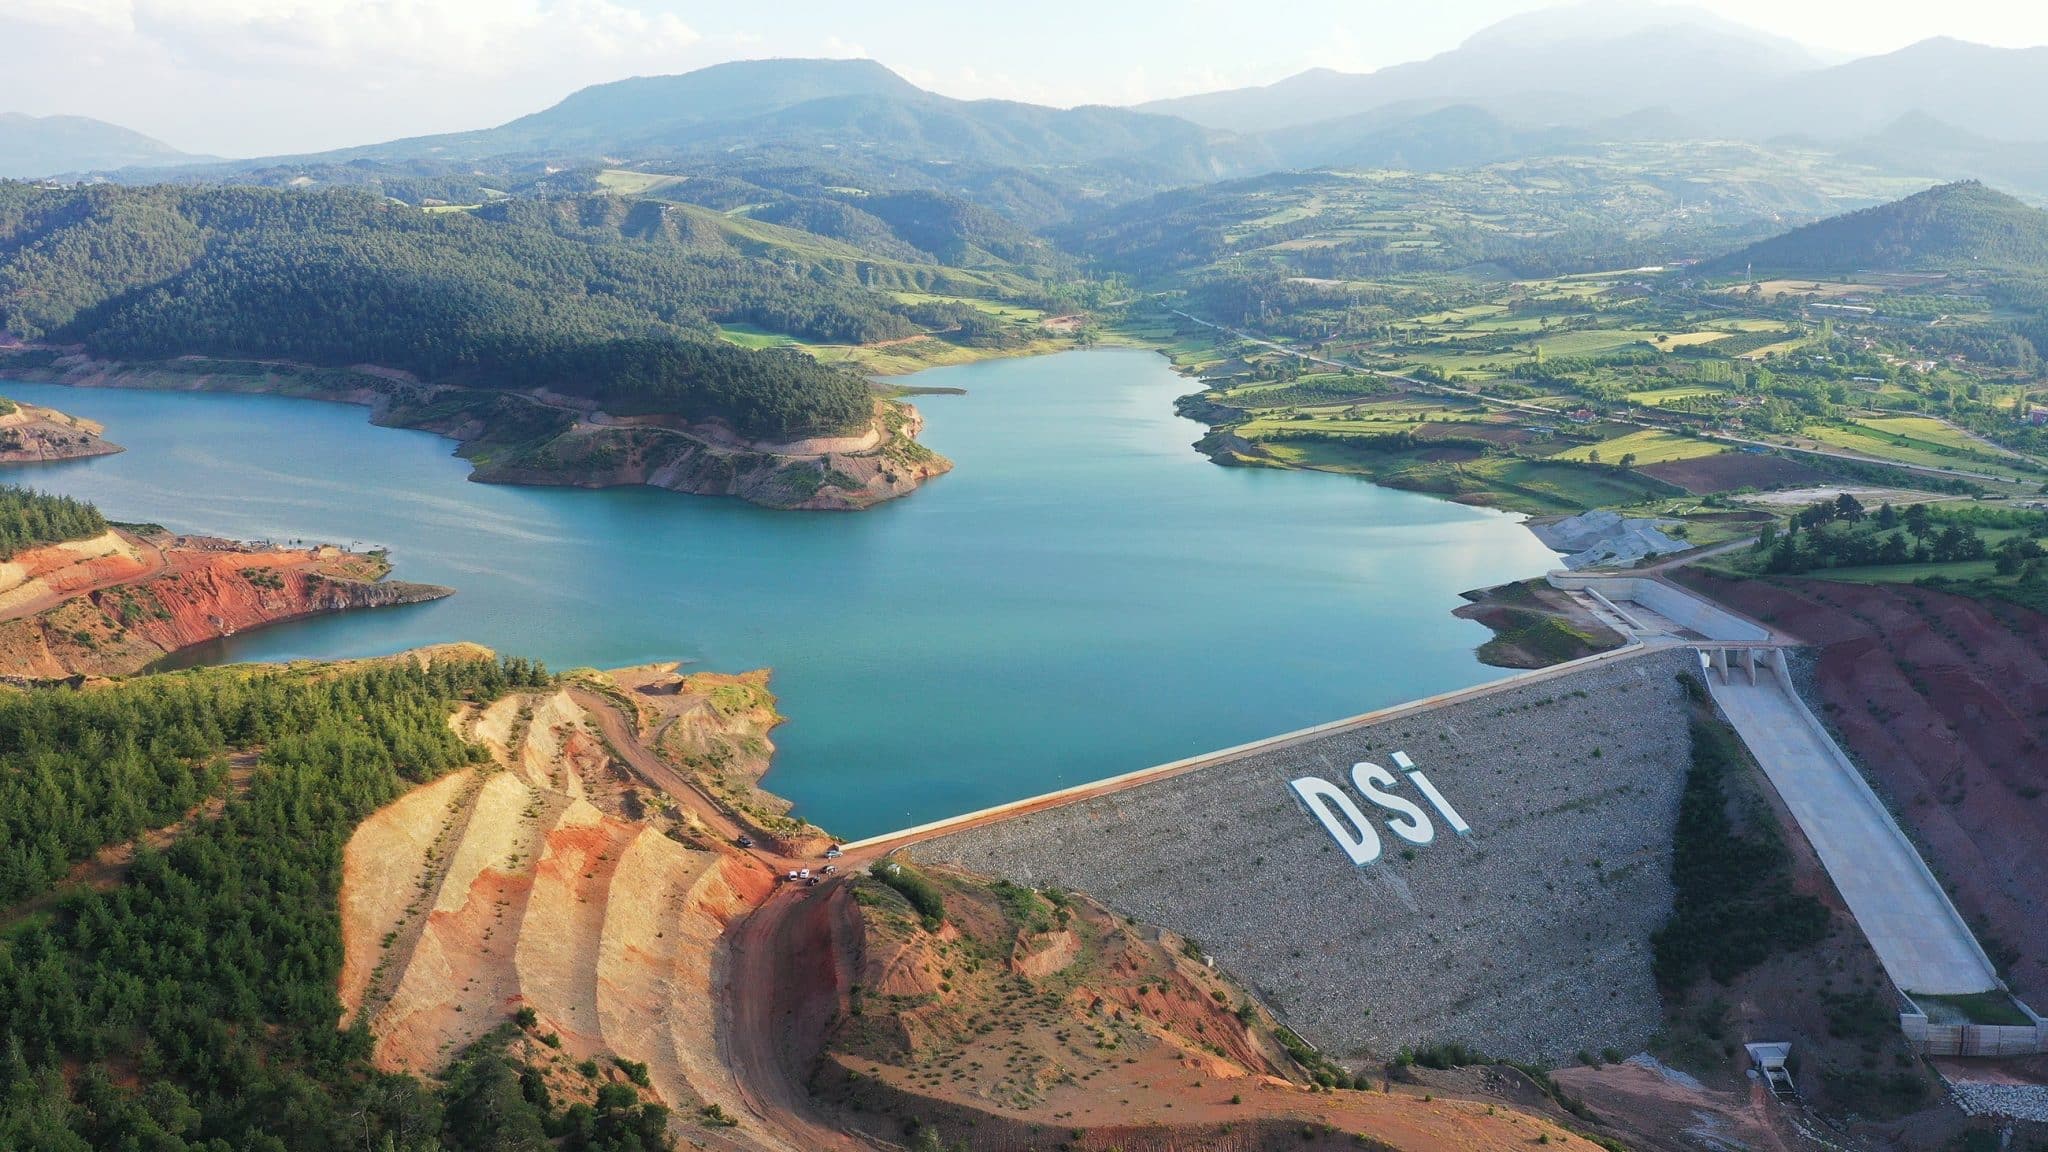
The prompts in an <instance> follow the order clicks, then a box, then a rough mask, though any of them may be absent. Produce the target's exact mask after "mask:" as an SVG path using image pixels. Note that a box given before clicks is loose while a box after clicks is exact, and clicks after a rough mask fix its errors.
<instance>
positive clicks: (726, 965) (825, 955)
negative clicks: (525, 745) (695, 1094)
mask: <svg viewBox="0 0 2048 1152" xmlns="http://www.w3.org/2000/svg"><path fill="white" fill-rule="evenodd" d="M569 695H570V697H571V698H572V699H574V700H575V701H576V703H577V704H578V705H580V706H582V707H583V708H584V709H585V710H587V711H588V712H589V713H590V715H591V716H592V718H594V719H595V720H596V722H597V727H598V731H600V732H602V733H603V734H604V738H605V740H606V741H608V742H609V743H610V744H611V746H612V749H613V751H615V752H616V753H617V754H618V755H619V756H620V758H622V759H624V760H625V761H626V763H627V765H628V766H629V767H631V768H632V770H633V771H634V772H635V773H637V774H638V775H639V776H640V777H641V779H643V780H645V781H646V782H647V783H648V784H649V785H650V786H651V787H654V788H656V789H659V790H660V791H661V792H663V793H665V794H666V795H667V796H669V797H670V798H671V799H673V800H674V801H676V802H677V803H678V804H681V805H683V806H684V807H685V808H687V809H689V811H690V812H691V813H693V814H694V815H695V816H696V817H697V818H698V819H699V820H701V821H703V822H704V824H705V825H706V826H707V827H709V828H710V829H711V830H712V831H713V832H714V833H716V834H717V835H718V836H719V837H721V838H722V839H724V840H725V841H726V842H727V843H728V844H734V845H737V843H738V840H739V838H740V835H741V829H740V825H739V823H738V822H737V821H735V820H734V819H733V818H732V817H731V815H730V814H728V813H727V812H726V811H725V810H724V809H723V808H722V807H720V806H719V804H718V803H717V802H716V801H715V800H713V799H712V797H711V795H710V794H709V793H707V792H705V791H704V790H703V789H701V788H699V787H698V786H697V785H696V784H695V783H694V782H693V781H691V780H690V779H689V778H688V777H686V776H685V775H683V773H681V772H678V771H677V770H676V769H675V768H674V767H673V766H672V765H670V764H669V763H668V762H667V761H666V760H664V759H662V758H661V757H660V756H659V755H657V754H656V753H655V752H654V750H653V749H651V748H649V747H648V746H647V745H646V743H645V742H644V741H643V740H642V739H641V735H640V732H639V731H638V728H637V725H636V724H634V723H632V722H629V721H628V719H627V718H626V716H625V715H623V714H622V713H621V712H620V710H619V706H618V704H617V702H616V701H613V700H610V699H608V698H606V697H605V696H603V695H602V694H600V693H597V692H592V691H590V690H588V689H586V688H578V687H572V688H570V689H569ZM741 851H743V852H744V854H745V856H746V857H747V858H748V859H750V860H751V861H753V862H754V864H755V865H756V866H758V867H760V868H762V869H763V870H765V871H767V872H770V873H772V874H774V875H776V876H784V875H787V874H788V873H789V872H790V871H791V870H794V869H798V868H814V869H815V868H817V867H818V866H820V865H821V864H822V863H823V861H819V860H811V859H798V858H795V857H790V856H784V855H782V854H780V853H776V852H772V851H768V850H766V849H763V848H760V847H755V848H751V849H744V850H741ZM877 855H879V853H866V854H851V853H849V854H848V855H847V856H846V858H844V859H843V860H841V861H839V864H840V866H841V867H842V868H843V869H844V870H845V871H847V872H852V871H854V870H856V869H858V868H860V867H861V866H863V865H864V864H865V863H866V862H867V861H869V860H871V859H873V858H874V857H875V856H877ZM844 882H845V878H844V876H840V877H834V878H831V879H829V880H828V881H827V882H826V883H824V884H821V885H819V886H818V887H815V888H813V887H810V886H808V885H798V884H778V885H777V886H775V887H774V888H773V889H772V890H770V892H769V894H768V898H767V899H766V900H764V901H763V902H761V903H760V904H758V905H756V906H754V907H753V908H752V909H750V910H748V911H747V912H746V913H744V914H743V915H742V916H741V917H740V918H739V919H738V920H736V921H734V922H733V924H732V925H731V927H729V928H728V929H727V931H726V934H725V936H724V938H723V939H722V940H721V941H720V945H719V952H718V955H717V957H716V958H715V961H714V962H715V964H716V975H715V977H714V979H715V982H716V985H717V987H718V988H719V989H720V992H721V995H720V996H719V1002H718V1057H719V1064H720V1065H721V1066H722V1067H723V1069H724V1075H726V1076H729V1077H731V1086H732V1088H733V1091H734V1093H735V1094H736V1095H737V1096H738V1097H739V1098H740V1099H741V1100H743V1101H745V1103H746V1106H747V1110H748V1112H749V1113H751V1115H750V1116H747V1117H742V1118H741V1122H742V1125H743V1128H744V1130H747V1131H748V1132H749V1135H751V1136H754V1137H756V1138H757V1139H758V1142H760V1143H761V1144H762V1145H763V1146H764V1147H768V1148H774V1149H779V1150H783V1152H813V1150H817V1152H841V1150H845V1152H871V1150H872V1149H875V1148H878V1147H882V1145H877V1144H874V1143H871V1142H869V1141H867V1140H865V1139H862V1138H860V1137H856V1136H853V1135H850V1134H848V1133H846V1132H844V1131H841V1130H840V1129H838V1128H837V1127H834V1126H833V1125H831V1124H830V1123H828V1122H826V1121H824V1120H822V1119H821V1118H819V1117H818V1116H817V1115H816V1113H815V1112H814V1110H813V1109H812V1107H811V1102H810V1100H811V1097H810V1091H809V1089H808V1087H807V1086H806V1085H807V1082H808V1081H809V1079H810V1065H811V1062H812V1061H814V1060H815V1059H817V1056H818V1053H819V1052H820V1051H822V1050H823V1048H824V1042H825V1030H826V1029H827V1028H828V1027H829V1026H830V1025H831V1023H832V1018H833V1015H834V1013H835V1012H837V1011H838V1006H839V993H840V990H841V989H843V988H845V987H847V986H848V985H849V984H850V983H851V982H852V973H851V955H852V950H851V948H850V946H849V945H850V941H849V940H847V939H846V938H845V935H844V933H845V930H846V925H844V924H843V923H842V922H840V918H839V916H838V915H836V914H835V913H834V911H833V910H834V909H835V908H836V907H837V906H838V902H836V901H834V900H832V899H830V897H831V895H832V893H833V892H834V891H835V890H837V889H838V888H840V887H841V886H842V885H843V884H844Z"/></svg>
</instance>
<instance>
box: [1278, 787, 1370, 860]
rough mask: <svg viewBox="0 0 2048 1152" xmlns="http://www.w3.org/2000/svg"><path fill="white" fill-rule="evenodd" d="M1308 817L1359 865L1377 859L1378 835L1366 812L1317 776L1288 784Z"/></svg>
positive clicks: (1342, 792) (1341, 790) (1339, 789)
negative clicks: (1367, 819)
mask: <svg viewBox="0 0 2048 1152" xmlns="http://www.w3.org/2000/svg"><path fill="white" fill-rule="evenodd" d="M1287 786H1288V787H1289V788H1292V789H1294V794H1295V796H1296V797H1298V798H1299V799H1300V800H1301V803H1302V806H1303V807H1305V808H1307V809H1308V810H1309V814H1310V815H1312V816H1314V817H1315V818H1316V819H1317V820H1319V821H1321V822H1322V825H1323V827H1324V828H1325V829H1327V830H1328V831H1329V833H1330V838H1331V839H1332V840H1335V841H1336V842H1337V846H1338V847H1340V848H1342V849H1344V854H1345V855H1347V856H1349V857H1351V862H1352V863H1353V864H1357V865H1360V866H1363V865H1366V864H1370V863H1372V862H1373V861H1375V860H1377V859H1379V858H1380V834H1379V833H1378V832H1375V831H1374V830H1373V827H1372V825H1371V824H1369V823H1367V822H1366V819H1365V813H1363V812H1360V811H1359V810H1358V805H1356V804H1353V803H1352V802H1351V797H1349V796H1346V795H1345V794H1344V790H1343V789H1342V788H1339V787H1337V786H1336V785H1335V784H1332V783H1330V782H1329V781H1328V780H1325V779H1323V778H1322V777H1320V776H1303V777H1302V778H1300V779H1299V780H1290V781H1288V782H1287Z"/></svg>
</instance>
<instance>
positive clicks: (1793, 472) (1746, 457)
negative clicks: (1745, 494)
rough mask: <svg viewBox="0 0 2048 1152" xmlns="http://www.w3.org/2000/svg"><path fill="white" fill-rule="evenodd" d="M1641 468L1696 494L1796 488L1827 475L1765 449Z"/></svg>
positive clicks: (1645, 472)
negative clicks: (1744, 489)
mask: <svg viewBox="0 0 2048 1152" xmlns="http://www.w3.org/2000/svg"><path fill="white" fill-rule="evenodd" d="M1637 471H1639V472H1642V473H1643V474H1645V475H1648V476H1654V477H1656V478H1657V479H1659V480H1662V481H1664V482H1665V483H1667V484H1676V485H1678V486H1679V487H1680V488H1683V489H1685V490H1686V491H1687V492H1690V493H1692V494H1693V495H1695V496H1704V495H1706V494H1708V493H1710V492H1733V491H1735V490H1736V489H1738V488H1757V489H1768V488H1796V487H1799V486H1801V485H1807V484H1819V483H1821V482H1823V481H1825V480H1826V479H1827V475H1826V474H1825V473H1823V472H1820V471H1818V470H1817V469H1815V468H1813V467H1812V466H1810V465H1807V464H1802V463H1800V462H1799V461H1797V460H1792V459H1788V458H1787V457H1784V456H1774V455H1769V454H1767V453H1761V452H1719V453H1716V454H1714V455H1712V456H1694V457H1691V458H1689V459H1685V460H1666V461H1663V462H1662V463H1658V464H1645V465H1643V466H1642V467H1640V468H1638V469H1637Z"/></svg>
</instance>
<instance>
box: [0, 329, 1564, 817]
mask: <svg viewBox="0 0 2048 1152" xmlns="http://www.w3.org/2000/svg"><path fill="white" fill-rule="evenodd" d="M915 383H918V384H929V385H935V386H957V387H962V388H965V389H967V390H968V395H966V396H927V397H921V398H920V399H919V400H918V406H919V407H920V408H921V409H922V410H923V411H924V413H925V414H926V416H927V418H928V424H927V428H926V431H925V435H924V437H923V439H924V441H925V442H926V443H927V444H929V445H931V446H932V447H933V448H934V449H936V450H938V451H939V452H942V453H944V454H946V455H947V456H949V457H951V458H952V459H953V461H954V463H955V464H956V466H957V467H956V470H955V471H954V472H953V473H952V474H951V475H948V476H944V477H941V478H939V479H938V480H935V481H933V482H931V483H930V484H928V485H927V486H926V487H925V488H924V489H922V490H920V491H919V492H917V493H916V494H914V495H912V496H910V497H909V498H907V499H903V500H897V501H892V502H890V503H888V504H885V505H883V506H881V507H879V508H875V509H872V510H869V511H866V512H859V513H850V514H834V513H801V512H773V511H768V510H764V509H760V508H755V507H751V506H749V505H746V504H742V503H740V502H738V501H733V500H718V499H708V498H703V497H694V496H681V495H676V494H673V493H667V492H656V491H651V490H646V489H617V490H611V491H602V492H586V491H575V490H569V489H559V488H511V487H500V486H496V485H484V484H471V483H468V482H467V481H466V480H465V476H466V475H467V474H468V471H469V468H468V465H467V464H466V463H464V462H463V461H461V460H458V459H456V458H454V457H453V456H451V455H450V447H451V445H450V444H449V442H448V441H446V440H442V439H440V438H438V437H435V436H432V435H429V434H427V433H422V432H406V431H395V430H392V429H387V428H376V427H372V426H371V425H370V424H368V423H367V422H366V421H365V419H364V413H363V410H362V409H360V408H354V407H348V406H342V405H329V404H319V403H312V402H308V401H302V400H286V399H281V398H274V397H262V396H226V395H203V394H184V393H177V394H172V393H154V392H118V391H105V390H89V389H72V388H63V387H56V386H50V385H36V384H25V383H20V382H15V381H8V382H6V383H5V394H6V395H9V396H12V397H14V398H15V399H19V400H24V401H28V402H30V403H36V404H47V405H50V406H52V407H57V408H61V409H63V410H65V411H69V412H72V413H76V414H78V415H82V416H87V417H90V418H92V419H95V420H101V421H104V422H105V423H106V425H107V435H108V436H109V438H111V439H113V440H114V441H115V442H117V443H120V444H123V445H125V446H127V448H128V451H127V452H125V453H123V454H121V455H118V456H112V457H105V458H101V459H96V460H86V461H73V462H68V463H64V464H56V465H46V466H41V467H38V468H34V469H16V470H11V471H10V472H9V473H8V474H7V475H6V476H5V479H7V480H11V481H17V482H26V483H33V484H36V485H38V486H40V487H43V488H45V489H48V490H51V491H56V492H63V493H68V494H71V495H76V496H82V497H86V498H88V499H91V500H93V501H95V502H97V503H98V504H99V505H100V506H101V507H102V509H104V510H105V511H106V512H107V514H108V515H110V516H113V517H115V518H118V519H123V520H140V521H155V522H157V523H161V524H164V525H166V526H168V527H171V528H173V529H176V530H179V531H189V532H208V533H213V534H216V535H222V536H231V537H237V538H243V539H271V540H293V539H307V540H323V541H331V542H337V543H343V544H348V543H356V544H358V545H361V546H371V545H379V546H384V547H388V548H390V549H391V551H392V556H393V559H394V561H395V562H396V564H397V569H396V571H395V572H394V573H393V575H394V578H397V579H408V580H424V581H429V582H433V583H439V584H447V585H450V586H452V587H455V588H457V589H459V592H458V594H457V595H456V596H454V597H452V598H450V599H448V600H444V601H440V602H438V603H435V604H427V605H419V606H415V607H409V608H399V609H390V610H385V611H380V612H367V613H361V614H357V615H351V616H345V617H330V618H326V619H322V620H315V621H308V622H305V623H300V624H292V625H285V626H281V627H278V628H274V629H269V630H265V631H262V632H257V633H251V634H248V635H245V636H240V637H236V638H234V639H232V640H230V641H227V642H224V643H222V644H219V645H216V646H213V647H212V649H211V650H210V651H209V652H208V653H207V654H208V655H209V657H211V658H217V659H225V660H275V659H287V658H297V657H337V656H361V655H372V654H381V653H387V652H393V651H397V650H399V649H402V648H407V647H411V646H413V645H418V644H425V643H432V642H439V641H448V640H475V641H478V642H481V643H484V644H488V645H490V646H491V647H493V648H496V649H498V650H499V651H501V652H507V653H519V654H525V655H531V656H536V657H539V658H541V659H544V660H546V661H547V662H548V663H549V664H550V665H552V666H555V667H572V666H576V665H597V666H604V667H617V666H621V665H625V664H634V663H642V662H648V661H655V660H676V659H681V660H689V661H696V662H699V663H700V664H701V665H702V666H706V667H710V668H714V669H718V670H723V671H739V670H744V669H748V668H757V667H772V668H774V670H775V679H774V687H775V691H776V692H777V693H778V694H779V695H780V697H781V700H782V710H783V712H784V713H786V714H787V715H788V716H789V717H790V722H789V723H788V724H786V725H784V726H783V727H782V728H780V729H778V730H777V734H776V741H777V743H778V744H779V746H780V749H781V751H780V753H779V754H778V756H777V757H776V762H775V769H774V771H773V773H772V774H771V776H770V778H769V780H768V782H767V783H768V786H769V787H770V788H772V789H773V790H774V791H776V792H778V793H781V794H782V795H785V796H788V797H791V798H792V799H794V800H795V801H796V802H797V804H798V811H799V812H800V813H801V814H803V815H805V816H807V817H809V818H810V819H812V820H814V821H817V822H818V823H821V824H823V825H824V826H826V827H828V828H830V829H832V830H834V831H835V832H837V833H839V834H841V835H844V836H847V837H849V838H851V837H858V836H863V835H867V834H870V833H876V832H883V831H888V830H890V829H892V828H896V827H902V826H905V825H909V824H913V823H917V822H920V821H924V820H929V819H935V818H939V817H942V816H947V815H951V814H954V813H958V812H964V811H968V810H971V809H974V808H977V807H981V806H984V805H988V804H993V803H999V802H1001V801H1004V800H1010V799H1015V798H1018V797H1023V796H1028V795H1033V794H1036V793H1039V792H1043V791H1046V790H1048V789H1052V788H1058V787H1064V786H1066V785H1070V784H1077V783H1082V782H1085V781H1088V780H1091V779H1098V778H1100V777H1103V776H1107V775H1112V774H1114V773H1118V772H1124V771H1129V770H1131V769H1135V768H1141V767H1144V766H1146V765H1149V764H1154V763H1160V762H1163V761H1168V760H1174V759H1178V758H1180V757H1183V756H1189V755H1193V754H1195V753H1199V752H1203V751H1207V750H1209V749H1213V748H1218V747H1223V746H1226V745H1230V744H1236V743H1241V742H1243V741H1246V740H1251V739H1256V738H1258V737H1262V736H1268V735H1273V734H1277V733H1280V732H1284V731H1287V730H1290V729H1293V728H1299V727H1304V726H1307V725H1310V724H1316V723H1321V722H1323V721H1327V720H1332V719H1336V718H1339V717H1342V716H1347V715H1351V714H1353V713H1357V712H1362V711H1366V710H1368V709H1371V708H1375V707H1379V706H1382V705H1386V704H1392V703H1397V702H1399V701H1402V700H1407V699H1412V698H1414V697H1418V696H1423V695H1428V694H1430V693H1434V692H1441V691H1446V690H1449V689H1452V688H1456V687H1461V686H1464V685H1468V684H1475V683H1479V682H1481V681H1483V680H1487V679H1491V678H1494V677H1496V676H1498V675H1499V674H1500V673H1499V672H1497V671H1496V670H1493V669H1489V668H1487V667H1485V666H1484V665H1481V664H1480V663H1479V662H1478V661H1477V660H1476V659H1474V657H1473V655H1472V650H1473V648H1474V647H1475V646H1477V645H1478V644H1480V643H1481V642H1483V641H1484V640H1485V639H1486V631H1485V630H1484V629H1483V628H1481V627H1480V626H1478V625H1476V624H1472V623H1469V622H1467V621H1463V620H1458V619H1455V618H1454V617H1452V616H1451V614H1450V612H1451V609H1453V608H1455V607H1456V606H1457V605H1458V603H1459V600H1458V597H1457V592H1458V591H1459V590H1460V589H1465V588H1473V587H1478V586H1481V585H1486V584H1493V583H1499V582H1501V581H1504V580H1509V579H1516V578H1521V577H1527V576H1531V575H1534V574H1536V573H1539V572H1542V571H1543V570H1544V569H1545V568H1547V567H1548V566H1549V565H1550V562H1551V561H1552V560H1553V559H1554V557H1553V554H1552V553H1550V552H1549V551H1547V550H1546V549H1544V548H1543V547H1542V546H1541V545H1540V544H1538V543H1537V542H1536V540H1535V539H1534V538H1533V537H1532V536H1531V535H1530V534H1529V533H1528V532H1527V531H1525V530H1524V529H1522V528H1521V527H1519V526H1518V524H1517V522H1516V520H1515V518H1513V517H1509V516H1505V515H1501V514H1498V513H1493V512H1487V511H1483V510H1478V509H1472V508H1465V507H1461V506H1459V505H1455V504H1449V503H1445V502H1442V501H1438V500H1434V499H1430V498H1427V497H1423V496H1417V495H1413V494H1410V493H1401V492H1393V491H1389V490H1386V489H1382V488H1375V487H1373V486H1371V485H1369V484H1366V483H1364V482H1361V481H1355V480H1352V479H1349V478H1346V477H1338V476H1330V475H1321V474H1316V473H1306V472H1274V471H1263V470H1247V469H1231V468H1219V467H1217V466H1215V465H1213V464H1211V463H1209V462H1208V461H1206V460H1204V459H1203V458H1202V457H1201V456H1199V455H1197V454H1196V453H1195V452H1194V451H1193V450H1192V449H1191V448H1190V447H1189V446H1188V445H1189V444H1190V442H1191V441H1193V440H1194V439H1195V438H1196V437H1197V436H1198V435H1200V434H1201V432H1202V428H1201V426H1200V425H1197V424H1195V423H1193V422H1191V421H1188V420H1183V419H1180V418H1178V417H1176V416H1175V415H1174V414H1173V409H1172V400H1173V398H1174V397H1175V396H1176V395H1179V394H1180V393H1182V392H1185V391H1187V390H1188V388H1189V385H1188V382H1187V381H1185V380H1184V379H1182V378H1180V377H1178V376H1176V375H1175V374H1174V373H1173V372H1172V371H1171V370H1169V368H1168V367H1167V365H1166V363H1165V361H1163V360H1162V359H1160V358H1159V357H1157V356H1155V355H1153V354H1151V353H1147V352H1138V351H1129V350H1102V351H1089V352H1075V353H1068V354H1065V355H1060V356H1052V357H1044V358H1039V359H1029V360H1007V361H993V362H989V363H983V364H976V365H970V366H966V367H959V368H944V369H936V370H933V371H930V372H926V373H924V374H922V375H921V376H919V377H917V378H916V380H915Z"/></svg>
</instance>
